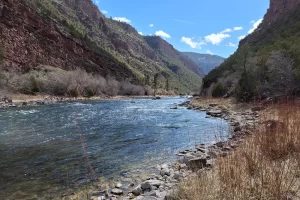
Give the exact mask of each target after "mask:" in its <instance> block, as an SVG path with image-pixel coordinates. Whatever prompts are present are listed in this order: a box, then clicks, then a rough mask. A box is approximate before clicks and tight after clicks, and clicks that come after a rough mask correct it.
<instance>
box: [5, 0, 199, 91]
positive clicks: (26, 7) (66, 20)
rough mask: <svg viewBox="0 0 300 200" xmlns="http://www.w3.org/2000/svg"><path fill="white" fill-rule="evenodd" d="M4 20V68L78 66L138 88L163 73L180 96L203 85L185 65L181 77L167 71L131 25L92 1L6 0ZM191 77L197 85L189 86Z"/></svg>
mask: <svg viewBox="0 0 300 200" xmlns="http://www.w3.org/2000/svg"><path fill="white" fill-rule="evenodd" d="M0 5H1V3H0ZM0 17H1V18H0V36H1V37H0V38H1V41H0V43H2V44H3V47H4V63H5V65H6V66H10V67H14V68H22V69H25V68H27V69H30V68H32V67H35V66H37V65H39V64H43V65H51V66H54V67H59V68H63V69H66V70H71V69H75V68H77V67H80V68H83V69H85V70H87V71H88V72H91V73H97V74H100V75H102V76H113V77H116V78H117V79H118V80H129V81H131V82H133V83H136V84H145V82H146V79H148V77H150V82H152V81H153V79H154V78H153V77H154V76H155V74H158V73H159V74H164V76H161V79H162V80H160V81H161V82H164V81H165V78H166V77H168V78H170V79H171V80H170V81H171V83H172V84H173V88H177V89H178V90H179V91H181V92H188V91H189V90H191V89H193V88H196V87H199V85H200V84H201V78H200V77H199V76H197V75H196V74H195V73H194V72H193V71H191V70H190V69H188V68H187V67H185V66H184V67H185V69H184V70H183V71H184V73H181V74H180V75H179V74H176V72H174V71H172V70H170V69H169V68H168V67H166V66H165V62H164V60H162V59H161V56H160V53H159V52H157V50H155V49H153V48H152V47H150V46H149V45H148V43H147V42H146V40H145V38H144V37H143V36H141V35H139V34H138V32H137V31H136V30H135V29H134V28H133V27H132V26H131V25H129V24H126V23H123V22H118V21H115V20H112V19H110V18H105V16H104V15H102V14H101V13H100V11H99V10H98V8H97V7H96V6H95V5H94V4H93V2H92V1H91V0H50V1H48V0H26V1H25V0H20V1H13V0H4V1H3V3H2V5H1V6H0ZM169 58H170V59H171V60H173V59H174V60H177V57H175V58H172V57H169ZM175 63H176V62H175ZM179 65H181V64H179ZM188 66H189V65H188ZM177 67H180V68H181V67H182V66H177ZM182 76H183V77H182ZM191 77H192V78H193V82H185V80H188V79H190V78H191ZM161 85H163V84H161Z"/></svg>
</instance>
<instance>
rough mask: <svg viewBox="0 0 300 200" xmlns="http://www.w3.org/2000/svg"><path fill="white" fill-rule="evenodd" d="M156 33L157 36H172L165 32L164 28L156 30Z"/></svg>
mask: <svg viewBox="0 0 300 200" xmlns="http://www.w3.org/2000/svg"><path fill="white" fill-rule="evenodd" d="M155 35H156V36H160V37H163V38H171V36H170V35H169V34H168V33H165V32H163V31H162V30H160V31H156V32H155Z"/></svg>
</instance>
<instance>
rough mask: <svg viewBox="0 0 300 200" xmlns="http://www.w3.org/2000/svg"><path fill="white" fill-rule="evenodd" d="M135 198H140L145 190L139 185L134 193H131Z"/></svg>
mask: <svg viewBox="0 0 300 200" xmlns="http://www.w3.org/2000/svg"><path fill="white" fill-rule="evenodd" d="M131 192H132V193H133V194H134V195H135V196H138V195H140V194H142V192H143V190H142V188H141V185H138V186H137V187H135V188H134V189H133V190H132V191H131Z"/></svg>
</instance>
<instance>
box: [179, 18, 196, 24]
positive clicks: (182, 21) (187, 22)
mask: <svg viewBox="0 0 300 200" xmlns="http://www.w3.org/2000/svg"><path fill="white" fill-rule="evenodd" d="M174 20H175V21H177V22H181V23H186V24H196V23H194V22H189V21H184V20H181V19H174Z"/></svg>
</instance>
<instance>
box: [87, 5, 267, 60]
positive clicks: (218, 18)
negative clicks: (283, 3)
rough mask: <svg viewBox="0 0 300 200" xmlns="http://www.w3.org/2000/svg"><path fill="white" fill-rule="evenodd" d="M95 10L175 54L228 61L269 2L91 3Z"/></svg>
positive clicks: (253, 28) (252, 29)
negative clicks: (151, 37) (160, 42)
mask: <svg viewBox="0 0 300 200" xmlns="http://www.w3.org/2000/svg"><path fill="white" fill-rule="evenodd" d="M93 2H94V3H95V4H96V5H97V6H98V8H99V10H100V11H101V12H102V13H103V14H104V15H105V16H106V17H112V18H113V19H115V20H119V21H124V22H126V23H129V24H131V25H132V26H133V27H134V28H135V29H136V30H137V31H138V32H139V33H140V34H142V35H158V36H161V37H162V38H163V39H165V40H166V41H167V42H169V43H170V44H172V45H173V46H174V47H175V48H176V49H177V50H179V51H189V52H197V53H208V54H214V55H219V56H222V57H225V58H227V57H229V56H230V55H231V54H233V53H234V52H235V51H236V49H237V46H238V43H239V40H240V39H241V38H243V37H245V36H246V35H248V34H249V33H251V32H253V31H254V30H255V28H256V27H257V26H258V25H259V24H260V22H261V21H262V18H263V16H264V15H265V13H266V11H267V9H268V7H269V0H226V1H225V0H185V1H183V0H151V1H145V0H93Z"/></svg>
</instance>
